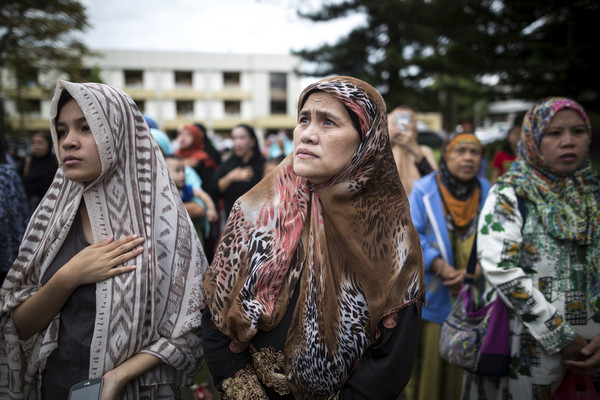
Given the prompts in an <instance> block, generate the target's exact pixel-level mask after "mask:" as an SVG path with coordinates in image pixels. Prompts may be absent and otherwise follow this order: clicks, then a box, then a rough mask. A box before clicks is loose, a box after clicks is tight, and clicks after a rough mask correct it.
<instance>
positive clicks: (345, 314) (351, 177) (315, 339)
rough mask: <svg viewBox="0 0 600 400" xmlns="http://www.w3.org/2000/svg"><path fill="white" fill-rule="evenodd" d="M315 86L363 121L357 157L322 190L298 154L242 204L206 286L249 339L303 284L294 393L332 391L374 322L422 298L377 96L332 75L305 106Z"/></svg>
mask: <svg viewBox="0 0 600 400" xmlns="http://www.w3.org/2000/svg"><path fill="white" fill-rule="evenodd" d="M314 91H324V92H326V93H329V94H331V95H333V96H334V97H335V98H336V99H338V100H339V101H341V102H342V103H343V104H344V106H346V107H347V108H348V109H349V110H351V112H352V113H354V114H355V115H356V117H358V124H359V126H360V131H361V134H362V141H361V143H360V145H359V147H358V149H357V151H356V153H355V154H354V155H353V156H352V158H351V159H350V161H349V163H348V165H347V166H346V167H345V168H344V169H342V170H341V171H340V172H339V173H338V174H336V175H335V176H333V177H332V178H331V179H330V180H329V181H328V182H325V183H322V184H319V185H313V184H312V183H310V182H308V181H307V180H306V179H305V178H302V177H299V176H297V175H295V174H294V171H293V165H292V163H293V154H294V153H291V154H290V155H289V156H288V157H287V158H286V159H285V160H284V161H282V163H281V164H280V165H279V166H278V167H277V169H276V173H272V174H270V175H269V176H268V177H267V178H265V179H263V180H262V181H261V182H260V183H259V184H258V185H257V186H255V188H253V189H252V190H251V191H249V192H248V193H247V194H245V195H244V196H243V197H241V198H240V199H239V200H238V201H237V203H236V204H235V206H234V207H233V210H232V212H231V215H230V217H229V220H228V222H227V226H226V228H225V232H224V234H223V239H222V241H221V244H220V245H219V247H218V250H217V254H216V256H215V259H214V261H213V263H212V265H211V267H210V269H209V271H208V272H207V275H206V278H205V281H204V284H203V288H204V290H205V296H206V299H207V303H208V307H209V309H210V312H211V313H212V316H213V322H214V323H215V324H216V326H217V327H218V328H219V329H220V330H221V331H223V332H224V333H225V334H226V335H227V336H229V337H230V338H232V339H233V340H234V341H238V342H243V343H244V342H248V341H250V340H252V338H253V337H254V335H256V333H257V330H258V329H262V330H271V329H272V328H273V327H275V326H276V325H277V324H278V323H279V321H280V320H281V318H282V316H283V314H284V313H285V311H286V309H287V307H288V304H289V301H290V299H291V297H292V294H293V291H294V290H295V289H296V288H298V290H299V291H300V293H299V299H298V302H297V304H296V308H295V311H294V315H293V319H292V323H291V326H290V328H289V330H288V336H287V340H286V347H285V350H284V368H285V370H286V374H287V376H289V379H290V382H289V383H290V387H291V390H292V393H293V394H294V396H295V397H296V398H298V399H304V398H310V399H317V398H327V396H329V395H331V394H332V393H335V392H336V390H337V389H338V388H339V387H340V386H341V385H342V384H343V383H344V382H345V380H346V379H347V377H348V376H349V374H350V372H351V370H352V368H353V367H354V366H356V364H357V363H358V362H359V360H360V358H361V357H362V355H363V354H364V351H365V349H366V348H367V347H368V346H370V345H371V344H373V343H374V341H375V340H376V338H377V336H378V332H377V324H378V323H379V322H380V321H382V320H383V322H384V324H386V326H388V327H393V326H395V316H396V313H397V311H398V310H399V309H401V308H403V307H406V306H407V305H409V304H412V303H415V302H420V301H422V296H423V293H424V292H423V291H424V286H423V258H422V252H421V247H420V243H419V237H418V234H417V232H416V230H415V229H414V227H413V225H412V221H411V219H410V213H409V205H408V201H407V198H406V195H405V193H404V190H403V189H402V185H401V183H400V180H399V178H398V173H397V172H396V168H395V164H394V158H393V156H392V152H391V149H390V144H389V139H388V134H387V121H386V112H385V104H384V102H383V99H382V97H381V95H380V94H379V93H378V92H377V91H376V90H375V89H374V88H372V87H371V86H369V85H368V84H366V83H365V82H362V81H360V80H357V79H354V78H350V77H334V78H328V79H324V80H321V81H319V82H317V83H315V84H312V85H310V86H308V87H307V88H306V89H304V91H303V92H302V94H301V95H300V101H299V111H300V106H301V104H303V103H304V101H305V100H306V98H307V97H308V96H309V95H310V93H312V92H314ZM350 320H351V321H352V323H351V324H349V322H348V321H350ZM325 364H327V368H323V366H324V365H325Z"/></svg>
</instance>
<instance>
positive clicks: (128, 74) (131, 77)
mask: <svg viewBox="0 0 600 400" xmlns="http://www.w3.org/2000/svg"><path fill="white" fill-rule="evenodd" d="M125 86H129V87H143V86H144V71H142V70H131V69H130V70H125Z"/></svg>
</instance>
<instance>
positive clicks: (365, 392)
mask: <svg viewBox="0 0 600 400" xmlns="http://www.w3.org/2000/svg"><path fill="white" fill-rule="evenodd" d="M419 307H420V306H419V305H417V304H411V305H409V306H407V307H405V308H403V309H401V310H400V311H399V312H398V320H397V324H396V326H395V327H394V328H391V329H388V328H385V327H384V326H383V324H382V323H381V322H380V323H379V325H378V329H379V332H380V333H381V336H380V337H379V339H378V340H377V342H376V343H375V344H374V345H373V347H372V348H371V349H369V350H368V352H367V354H366V355H365V357H364V358H363V360H362V361H361V363H360V365H359V366H358V368H357V369H356V371H355V372H354V373H353V374H352V376H351V377H350V379H348V381H347V382H346V384H345V385H344V387H343V388H342V390H341V391H340V393H339V396H338V399H343V400H358V399H365V400H366V399H395V398H397V397H398V396H399V395H400V393H401V392H402V390H403V389H404V387H405V386H406V384H407V383H408V380H409V378H410V375H411V372H412V368H413V361H414V358H415V354H416V351H417V347H418V341H419V333H420V329H421V315H420V312H419Z"/></svg>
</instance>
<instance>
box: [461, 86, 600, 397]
mask: <svg viewBox="0 0 600 400" xmlns="http://www.w3.org/2000/svg"><path fill="white" fill-rule="evenodd" d="M590 139H591V126H590V122H589V119H588V117H587V115H586V114H585V111H584V110H583V108H582V107H581V106H580V105H579V104H577V103H576V102H574V101H572V100H569V99H566V98H557V97H554V98H548V99H544V100H542V101H540V102H538V103H537V104H535V105H534V106H533V107H532V109H531V110H529V112H528V113H527V115H526V117H525V120H524V122H523V129H522V133H521V139H520V143H519V148H518V157H517V160H516V161H515V162H514V163H513V165H512V167H511V169H510V170H509V171H508V172H507V173H506V174H505V175H503V176H502V177H501V178H500V179H499V180H498V182H497V184H496V185H495V186H493V187H492V189H491V190H490V193H489V196H488V198H487V201H486V203H485V205H484V207H483V210H482V212H481V218H480V220H479V227H478V230H479V233H480V234H479V235H478V243H477V247H478V248H479V249H480V251H479V254H478V256H479V261H480V264H481V267H482V270H483V272H484V275H485V277H486V279H487V282H488V283H489V286H490V289H489V291H490V293H488V294H489V295H494V293H495V294H497V295H499V296H500V297H501V298H502V300H503V301H504V302H505V304H506V305H507V306H508V307H509V308H510V309H511V311H512V313H511V317H510V318H511V319H510V333H511V368H510V373H509V376H507V377H502V378H486V377H481V376H477V375H474V374H471V373H466V374H465V378H464V385H463V395H464V398H472V399H508V398H514V399H516V398H518V399H550V398H551V397H552V395H553V394H554V393H555V392H556V391H557V389H558V388H559V386H560V384H561V382H562V380H563V378H564V377H565V373H566V372H567V370H571V371H573V372H575V373H578V374H584V375H591V376H593V377H594V381H595V383H596V388H598V386H599V385H598V378H599V377H600V373H599V371H600V279H599V274H600V272H599V271H600V210H599V204H600V185H599V182H600V181H599V179H598V175H597V174H596V173H595V172H594V171H593V170H592V168H591V162H590V159H589V154H588V149H589V144H590ZM519 203H521V204H519ZM520 209H521V212H520V211H519V210H520ZM482 249H485V251H482Z"/></svg>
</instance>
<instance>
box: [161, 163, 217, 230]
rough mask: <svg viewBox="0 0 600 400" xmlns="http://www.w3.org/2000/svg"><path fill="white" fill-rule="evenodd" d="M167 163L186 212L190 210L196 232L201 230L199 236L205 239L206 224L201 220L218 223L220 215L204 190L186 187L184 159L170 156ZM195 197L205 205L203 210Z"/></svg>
mask: <svg viewBox="0 0 600 400" xmlns="http://www.w3.org/2000/svg"><path fill="white" fill-rule="evenodd" d="M165 161H166V162H167V167H168V168H169V173H170V174H171V176H172V177H173V181H174V182H175V186H177V189H178V190H179V193H180V194H181V200H182V201H183V204H184V205H185V208H186V210H188V214H190V217H191V218H192V222H194V226H195V227H196V231H198V230H200V232H199V236H200V239H201V240H202V239H203V238H204V228H203V225H204V224H203V223H200V221H199V219H200V218H203V217H205V218H206V220H207V221H208V222H214V221H216V220H217V219H218V217H219V215H218V213H217V209H216V207H215V203H214V202H213V201H212V199H211V197H210V196H209V195H208V193H206V192H205V191H204V190H202V189H200V188H194V187H192V186H191V185H186V183H185V162H184V161H183V158H181V157H179V156H176V155H169V156H165ZM194 197H197V198H198V199H200V200H202V202H203V203H204V204H205V207H204V208H203V207H202V206H201V205H200V204H198V203H196V202H194V201H193V198H194Z"/></svg>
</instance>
